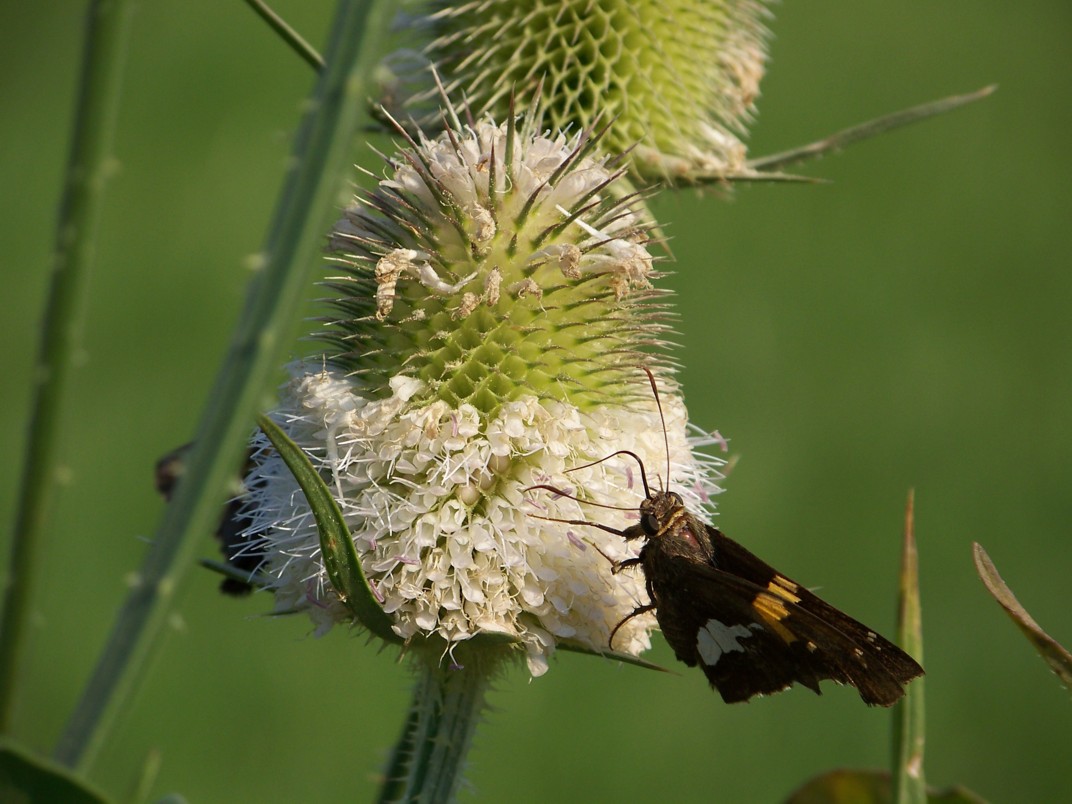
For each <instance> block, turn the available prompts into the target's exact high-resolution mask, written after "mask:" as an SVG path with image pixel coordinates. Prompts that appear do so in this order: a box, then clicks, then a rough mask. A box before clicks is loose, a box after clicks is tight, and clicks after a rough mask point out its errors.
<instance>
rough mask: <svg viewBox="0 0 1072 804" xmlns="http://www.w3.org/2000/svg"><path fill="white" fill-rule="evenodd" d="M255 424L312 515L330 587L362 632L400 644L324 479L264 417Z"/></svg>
mask: <svg viewBox="0 0 1072 804" xmlns="http://www.w3.org/2000/svg"><path fill="white" fill-rule="evenodd" d="M257 424H258V425H259V426H260V428H261V430H263V431H264V434H265V435H266V436H268V440H269V441H271V442H272V446H273V447H275V448H276V449H277V450H278V451H279V455H280V457H282V458H283V462H284V463H286V465H287V468H288V469H290V472H291V474H292V475H294V479H295V480H296V481H297V482H298V485H299V486H300V487H301V490H302V493H304V494H305V499H306V500H307V501H308V503H309V507H310V508H311V509H312V511H313V516H314V517H315V518H316V527H317V530H318V531H319V532H320V551H321V553H322V555H323V557H324V567H325V569H326V570H327V573H328V578H329V579H330V580H331V585H332V586H334V587H335V591H336V592H338V593H339V597H340V598H341V599H342V601H343V603H345V604H346V607H347V608H348V609H349V610H350V612H351V613H352V614H353V615H354V617H356V618H357V620H358V622H360V623H361V624H362V625H363V626H365V628H367V629H368V630H369V631H371V632H372V633H373V634H375V635H376V636H378V637H380V638H381V639H383V640H385V641H387V642H394V643H396V644H400V643H401V642H402V639H401V638H400V637H399V636H398V635H397V634H396V633H395V632H394V631H393V630H392V629H391V623H392V619H391V617H390V616H389V615H388V614H387V613H386V612H385V611H384V610H383V609H382V608H381V607H380V604H379V602H378V601H377V600H376V596H375V595H374V594H373V592H372V587H370V586H369V583H368V579H367V578H366V577H365V573H364V571H363V570H362V569H361V562H360V561H358V558H357V550H356V549H354V541H353V539H352V538H351V537H350V528H349V527H347V525H346V521H345V520H344V519H343V516H342V510H341V509H340V508H339V505H338V503H336V502H335V498H334V497H333V496H331V491H330V490H329V489H328V487H327V484H326V483H324V478H322V477H321V476H320V474H319V473H318V472H317V471H316V469H315V468H313V464H312V463H311V462H310V461H309V458H308V456H307V455H306V454H305V453H304V452H302V450H301V448H300V447H299V446H298V445H297V444H295V443H294V442H293V441H291V440H290V438H288V437H287V434H286V433H284V432H283V431H282V430H281V429H280V427H279V425H277V424H276V423H275V422H273V421H272V420H271V419H269V418H268V417H267V416H265V415H263V414H261V415H260V416H258V417H257Z"/></svg>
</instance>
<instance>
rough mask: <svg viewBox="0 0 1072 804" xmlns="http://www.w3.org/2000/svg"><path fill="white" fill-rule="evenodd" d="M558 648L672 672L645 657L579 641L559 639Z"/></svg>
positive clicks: (661, 671)
mask: <svg viewBox="0 0 1072 804" xmlns="http://www.w3.org/2000/svg"><path fill="white" fill-rule="evenodd" d="M558 648H559V650H568V651H570V652H571V653H583V654H585V655H586V656H598V657H600V658H601V659H612V660H614V661H616V662H623V663H625V664H632V665H635V666H637V667H643V668H644V669H645V670H658V671H659V672H660V673H672V672H674V671H673V670H667V669H666V668H665V667H663V666H662V665H658V664H655V663H654V662H649V661H647V660H646V659H641V658H640V657H639V656H631V655H630V654H628V653H618V652H617V651H613V650H595V649H594V648H589V647H588V646H587V645H582V644H581V643H579V642H570V641H568V640H561V641H559V643H558Z"/></svg>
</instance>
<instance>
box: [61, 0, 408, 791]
mask: <svg viewBox="0 0 1072 804" xmlns="http://www.w3.org/2000/svg"><path fill="white" fill-rule="evenodd" d="M392 8H393V4H392V3H386V2H379V3H374V2H360V0H340V2H339V5H338V9H337V11H336V16H335V19H334V21H333V23H332V26H331V29H330V30H331V42H330V43H329V46H328V48H327V56H326V59H327V64H326V66H325V69H324V70H323V71H322V72H321V73H320V75H319V78H318V80H317V83H316V86H315V87H314V89H313V94H312V97H311V99H310V102H309V103H308V105H307V110H308V111H307V112H306V115H305V118H304V120H303V121H302V124H301V127H300V129H299V131H298V134H297V137H296V141H295V145H294V154H293V158H292V162H291V164H292V167H291V169H290V172H289V173H288V175H287V177H286V181H285V183H284V187H283V191H282V194H281V196H280V199H279V202H278V204H277V206H276V210H275V213H274V215H273V219H272V221H271V223H270V225H269V228H268V236H267V238H266V242H265V245H264V251H263V254H262V266H261V270H260V271H259V273H258V274H257V275H256V276H255V277H254V279H253V281H252V282H251V284H250V289H249V293H248V296H247V301H246V307H245V310H244V311H243V314H242V318H241V320H240V321H239V324H238V327H237V330H236V332H235V335H234V338H233V340H232V342H231V346H230V349H229V352H228V355H227V358H226V359H225V361H224V364H223V367H222V368H221V370H220V372H219V374H218V375H217V378H216V382H215V385H214V387H213V389H212V391H211V392H210V394H209V398H208V399H209V401H208V404H207V406H206V409H205V412H204V414H203V416H202V420H201V424H200V426H199V427H198V430H197V435H196V445H195V447H194V449H193V451H192V454H191V456H190V464H189V469H188V471H187V473H186V474H185V475H184V477H183V479H182V481H181V482H180V483H179V487H178V489H177V490H176V493H175V496H174V498H173V499H172V502H171V504H170V505H169V506H168V508H167V509H166V511H165V513H164V518H163V521H162V522H161V525H160V527H159V529H158V531H157V533H156V537H155V539H154V540H153V543H152V545H151V547H150V548H149V551H148V553H147V554H146V557H145V560H144V563H143V565H142V568H141V571H140V573H139V574H138V576H137V582H136V583H135V585H134V587H133V589H132V590H131V592H130V594H129V596H128V598H127V600H126V601H125V602H124V604H123V606H122V608H121V609H120V611H119V614H118V616H117V618H116V621H115V624H114V625H113V628H112V633H111V635H110V636H109V639H108V643H107V644H106V645H105V648H104V651H103V653H102V655H101V657H100V659H99V660H98V663H97V666H96V668H95V669H94V672H93V675H92V677H91V678H90V680H89V683H88V684H87V686H86V689H85V690H84V692H83V695H82V698H81V700H80V701H79V703H78V706H77V708H76V709H75V711H74V713H73V715H72V716H71V719H70V720H69V721H68V723H67V727H66V730H65V731H64V734H63V735H62V736H61V738H60V741H59V743H58V744H57V746H56V749H55V756H56V758H57V759H58V760H59V761H61V762H63V763H64V764H66V765H68V766H71V767H78V768H80V769H82V770H85V769H86V767H87V765H88V764H89V763H90V762H91V761H92V760H93V758H94V757H95V754H96V752H97V751H98V750H99V749H100V747H101V745H102V743H103V740H104V738H105V736H106V734H107V732H108V730H109V728H110V727H111V725H112V722H113V720H114V719H115V716H116V714H117V713H118V711H119V710H120V709H121V708H122V706H123V705H124V704H125V703H126V702H127V700H128V699H129V698H130V695H131V693H132V691H133V688H134V686H135V683H136V681H137V680H138V678H139V677H140V675H141V674H142V673H143V672H144V670H145V667H146V665H147V660H148V657H149V654H150V652H151V648H152V647H154V646H155V644H156V642H157V641H158V639H157V638H158V636H159V634H160V632H161V630H162V627H163V626H164V624H165V622H166V620H167V616H168V614H169V610H170V603H171V600H172V598H173V597H174V594H175V591H176V588H177V587H178V586H179V585H180V584H181V582H182V580H183V579H184V578H185V576H186V574H187V572H188V570H189V568H190V567H191V566H192V565H193V563H194V562H193V557H194V554H195V551H196V550H197V544H198V540H199V538H200V537H201V536H202V535H203V534H205V533H208V532H210V531H211V530H212V529H213V525H214V520H215V519H217V518H218V516H219V507H220V505H221V503H222V499H223V497H224V495H225V493H226V489H227V483H228V480H229V479H230V477H231V476H232V475H233V473H234V472H235V470H236V468H237V467H238V465H239V463H240V458H241V453H242V451H243V449H244V448H245V444H246V442H247V440H248V438H249V433H250V430H251V428H252V421H253V416H254V414H255V412H256V411H257V409H258V408H260V407H262V406H263V405H264V404H265V402H266V400H265V396H264V395H265V391H266V389H267V387H268V385H269V384H270V383H271V382H272V380H273V378H274V376H275V372H276V371H278V369H279V366H280V364H281V363H282V361H283V359H284V356H285V354H286V353H287V351H288V350H289V349H290V348H291V344H290V342H289V340H288V336H289V333H290V329H291V326H292V325H293V322H294V321H295V320H296V318H297V317H298V314H299V311H300V305H301V303H302V301H303V299H304V295H305V291H306V290H307V288H308V284H309V273H310V270H311V268H312V266H314V265H316V264H317V262H318V260H317V256H316V255H317V253H318V251H319V249H320V246H321V243H322V240H323V233H324V230H325V228H326V225H327V222H328V221H329V220H330V218H331V216H332V215H333V214H335V211H336V209H337V205H338V199H339V198H340V197H341V196H342V194H343V191H344V189H345V188H346V187H347V185H348V183H349V179H350V175H351V173H350V169H349V165H350V161H351V156H352V148H353V136H354V132H355V131H356V130H357V127H358V124H359V122H360V121H359V118H360V115H361V112H362V110H363V109H364V106H365V103H364V101H365V98H366V97H367V95H368V94H370V81H369V80H368V78H367V77H368V76H370V75H371V72H372V66H373V59H374V56H373V55H372V53H373V50H374V49H373V48H372V47H370V43H373V44H374V43H375V42H376V37H377V36H382V32H383V30H385V29H386V25H387V23H388V20H389V16H390V14H391V13H393V12H392Z"/></svg>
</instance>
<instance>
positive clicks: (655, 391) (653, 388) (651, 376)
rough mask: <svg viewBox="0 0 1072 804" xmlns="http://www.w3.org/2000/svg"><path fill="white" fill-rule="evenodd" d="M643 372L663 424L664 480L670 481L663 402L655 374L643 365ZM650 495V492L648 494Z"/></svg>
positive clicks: (668, 446)
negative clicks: (649, 384) (646, 376)
mask: <svg viewBox="0 0 1072 804" xmlns="http://www.w3.org/2000/svg"><path fill="white" fill-rule="evenodd" d="M644 373H645V374H647V375H648V382H649V383H651V392H652V394H653V395H654V396H655V407H657V408H658V409H659V421H660V422H662V425H663V449H664V450H665V451H666V482H667V483H669V482H670V436H668V435H667V433H666V417H665V416H664V415H663V403H662V402H661V401H660V399H659V388H658V386H656V385H655V375H654V374H652V373H651V369H649V368H647V367H646V366H645V367H644ZM644 486H645V490H647V483H645V484H644ZM648 496H649V497H650V496H651V495H650V494H649V495H648Z"/></svg>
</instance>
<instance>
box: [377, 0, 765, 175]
mask: <svg viewBox="0 0 1072 804" xmlns="http://www.w3.org/2000/svg"><path fill="white" fill-rule="evenodd" d="M767 6H768V3H767V2H766V1H765V0H676V1H675V2H657V1H656V0H639V1H638V2H627V1H626V0H557V1H552V0H476V1H475V2H454V3H448V2H433V3H429V4H427V5H426V9H427V10H426V12H425V13H423V14H420V15H416V16H414V17H412V18H409V19H407V20H406V29H407V31H408V36H407V40H406V45H407V49H405V50H400V51H399V52H398V53H397V54H396V55H395V56H393V57H392V58H390V59H388V61H387V64H388V65H389V67H390V70H389V72H390V73H391V74H392V75H393V76H394V77H395V80H394V82H393V85H392V87H391V90H390V93H389V94H390V96H391V98H392V102H393V103H395V104H398V105H400V106H401V108H400V110H399V114H400V115H412V116H413V117H414V118H415V119H416V121H417V122H418V124H420V125H422V126H425V127H427V126H434V125H436V121H437V111H436V108H437V106H438V97H439V95H438V90H437V89H436V87H435V82H434V79H433V78H432V76H431V74H430V73H431V70H430V67H431V68H434V70H435V71H437V72H438V73H439V75H440V76H441V77H442V81H443V84H444V86H445V88H446V90H447V93H448V94H449V96H450V97H451V99H452V100H453V101H454V102H455V103H458V104H460V103H463V102H464V103H465V104H467V105H468V106H469V107H470V108H471V109H472V110H473V111H474V113H475V114H483V113H491V114H493V115H495V116H497V117H498V118H499V119H503V118H505V117H506V115H507V113H508V109H509V104H510V102H511V95H512V94H516V96H517V97H518V99H519V100H520V101H522V102H526V101H528V100H530V99H531V98H532V97H533V96H534V95H536V94H537V93H538V92H540V89H539V87H540V86H541V85H542V94H543V97H544V99H545V105H546V115H547V117H546V119H547V122H548V123H549V124H550V125H551V126H552V127H553V128H554V129H559V130H568V129H570V128H572V129H573V130H579V129H585V128H589V127H592V126H593V125H597V124H598V121H612V125H611V126H610V130H609V133H608V135H607V137H606V138H605V142H604V146H605V147H606V148H607V149H608V151H615V152H625V151H627V150H629V169H630V172H631V173H632V176H633V178H634V180H636V181H638V182H639V183H641V184H645V183H651V182H665V183H671V184H675V183H690V182H695V181H705V180H710V179H712V178H719V177H726V178H733V177H735V176H739V175H742V174H743V173H745V171H746V168H745V161H746V147H745V144H744V138H745V136H746V133H747V126H748V124H749V123H750V122H751V120H752V117H753V115H754V113H755V101H756V98H757V96H758V94H759V83H760V80H761V79H762V77H763V73H764V68H765V63H766V55H767V40H768V38H769V33H768V30H767V28H766V26H765V24H764V22H765V20H766V19H767V18H768V17H769V11H768V7H767ZM400 119H401V118H400Z"/></svg>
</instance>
